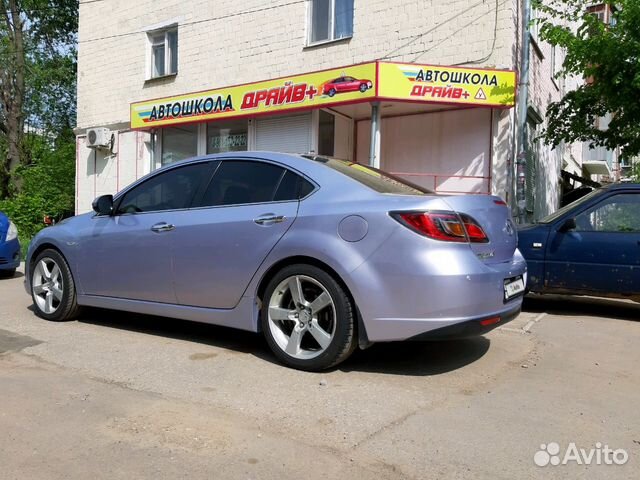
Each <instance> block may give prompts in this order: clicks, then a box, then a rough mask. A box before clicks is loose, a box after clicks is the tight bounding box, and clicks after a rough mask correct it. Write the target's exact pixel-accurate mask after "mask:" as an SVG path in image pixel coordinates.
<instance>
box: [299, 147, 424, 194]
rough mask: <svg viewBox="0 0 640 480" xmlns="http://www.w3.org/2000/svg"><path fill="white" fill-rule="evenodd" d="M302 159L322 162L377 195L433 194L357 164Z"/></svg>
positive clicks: (314, 158)
mask: <svg viewBox="0 0 640 480" xmlns="http://www.w3.org/2000/svg"><path fill="white" fill-rule="evenodd" d="M303 157H305V158H308V159H310V160H315V161H317V162H322V163H324V164H325V165H327V166H328V167H330V168H332V169H333V170H336V171H338V172H340V173H342V174H344V175H346V176H347V177H349V178H352V179H353V180H356V181H358V182H359V183H361V184H363V185H366V186H367V187H369V188H371V189H373V190H375V191H376V192H378V193H395V194H399V195H425V194H432V193H433V192H432V191H431V190H428V189H426V188H422V187H419V186H418V185H414V184H413V183H410V182H407V181H406V180H403V179H401V178H399V177H396V176H395V175H391V174H389V173H385V172H383V171H382V170H378V169H377V168H373V167H368V166H366V165H361V164H359V163H354V162H347V161H343V160H335V159H333V158H325V157H317V156H316V157H314V156H310V155H303Z"/></svg>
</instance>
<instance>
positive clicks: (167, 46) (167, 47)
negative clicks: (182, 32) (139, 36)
mask: <svg viewBox="0 0 640 480" xmlns="http://www.w3.org/2000/svg"><path fill="white" fill-rule="evenodd" d="M171 34H175V48H173V47H172V44H171V41H170V40H169V37H170V35H171ZM160 37H162V41H159V40H158V39H159V38H160ZM179 42H180V40H179V38H178V24H172V25H167V26H165V27H163V28H159V29H155V30H149V31H148V32H147V71H146V80H147V81H148V80H156V79H158V78H167V77H175V76H176V75H177V74H178V70H179V68H178V67H179V64H178V62H179V56H178V48H179ZM161 45H163V46H164V72H163V74H162V75H155V74H154V69H155V57H154V49H155V48H156V47H159V46H161ZM174 59H175V64H176V65H175V71H172V67H171V65H172V63H173V60H174Z"/></svg>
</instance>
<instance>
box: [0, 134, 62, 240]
mask: <svg viewBox="0 0 640 480" xmlns="http://www.w3.org/2000/svg"><path fill="white" fill-rule="evenodd" d="M29 141H30V157H31V158H30V164H28V165H24V166H20V167H18V169H17V170H16V172H15V176H14V178H15V183H16V185H17V186H19V189H18V190H19V193H17V194H15V195H14V196H13V197H11V198H9V199H5V200H0V211H3V212H5V213H6V214H7V215H8V217H9V218H10V219H11V220H12V221H13V222H14V223H15V224H16V226H17V227H18V232H19V235H20V239H21V243H22V247H23V250H25V249H26V247H27V244H28V243H29V241H30V240H31V238H32V237H33V236H34V235H35V234H36V233H38V231H40V230H41V229H42V228H44V226H45V225H44V217H45V215H48V216H50V217H51V218H53V219H55V220H56V221H59V220H61V219H62V218H64V217H67V216H70V215H73V211H74V201H75V145H74V143H73V142H71V141H66V142H64V143H61V144H59V145H52V144H51V143H50V142H47V141H46V140H44V139H42V138H41V137H35V138H31V139H30V140H29Z"/></svg>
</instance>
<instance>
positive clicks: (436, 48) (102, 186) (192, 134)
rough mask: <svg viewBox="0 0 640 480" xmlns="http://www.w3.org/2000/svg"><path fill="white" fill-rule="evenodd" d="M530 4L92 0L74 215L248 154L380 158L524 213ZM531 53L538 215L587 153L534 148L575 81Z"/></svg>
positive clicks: (546, 55) (387, 165)
mask: <svg viewBox="0 0 640 480" xmlns="http://www.w3.org/2000/svg"><path fill="white" fill-rule="evenodd" d="M519 3H520V2H519V1H517V0H496V1H489V0H479V1H474V0H454V1H452V2H446V3H442V2H436V1H430V0H384V1H383V0H367V1H365V0H245V1H244V2H240V3H239V2H234V1H231V0H217V1H215V2H212V1H199V0H191V1H188V2H184V1H177V0H154V1H151V0H140V1H138V2H127V1H125V0H102V1H98V2H86V3H85V4H83V2H81V3H80V27H79V39H78V44H79V50H78V125H77V130H76V133H77V155H76V158H77V184H76V189H77V204H76V210H77V212H79V213H81V212H85V211H88V210H90V208H91V201H92V200H93V199H94V198H95V197H97V196H99V195H102V194H107V193H115V192H117V191H118V190H120V189H122V188H123V187H125V186H126V185H128V184H129V183H131V182H133V181H134V180H136V179H138V178H140V177H141V176H143V175H145V174H147V173H149V172H150V171H152V170H154V169H157V168H160V167H161V166H162V165H164V164H167V163H170V162H174V161H178V160H181V159H184V158H188V157H190V156H194V155H203V154H207V153H217V152H227V151H234V150H247V149H248V150H277V151H285V152H293V153H318V154H323V155H331V156H334V157H338V158H342V159H345V160H350V161H355V162H360V163H370V164H373V165H375V166H380V167H381V168H383V169H384V170H387V171H390V172H393V173H396V174H398V175H400V176H402V177H404V178H406V179H408V180H411V181H413V182H414V183H418V184H421V185H423V186H426V187H428V188H431V189H433V190H435V191H437V192H443V193H449V192H461V193H474V194H482V193H492V194H496V195H500V196H502V197H503V198H505V199H506V200H507V201H508V202H509V203H510V204H511V205H514V204H515V201H514V198H513V197H514V195H513V192H514V191H515V169H514V160H515V155H516V145H515V142H516V125H517V119H516V111H515V108H513V106H514V104H515V99H516V95H517V88H516V83H517V81H518V80H517V78H518V77H517V73H518V72H517V70H518V65H519V59H520V55H519V54H520V43H521V33H522V29H523V25H522V21H521V17H522V12H521V10H520V5H519ZM532 35H535V32H532ZM531 58H532V68H531V77H530V79H529V84H530V90H529V91H530V95H529V98H530V107H529V110H528V125H530V127H531V133H530V137H529V138H530V139H531V151H533V152H534V154H535V156H534V158H533V162H529V164H530V165H531V166H529V167H528V180H527V187H528V192H529V194H528V197H527V210H528V212H529V213H530V217H531V218H539V217H541V216H543V215H546V214H547V213H550V212H551V211H553V210H555V209H556V208H557V207H558V205H559V202H560V195H561V186H562V184H561V175H560V171H561V169H565V168H572V167H575V168H574V170H575V172H578V171H579V169H580V165H581V158H576V156H575V155H574V153H575V151H577V150H576V149H575V148H573V146H571V147H562V148H558V149H550V148H548V147H547V146H545V145H542V144H541V143H540V141H539V140H537V138H536V135H535V132H537V131H539V129H540V128H542V127H543V126H544V112H545V110H546V106H547V105H548V103H549V102H550V101H553V100H557V99H558V98H560V97H561V95H562V94H563V89H564V88H565V85H564V84H563V83H562V82H561V81H559V80H557V79H555V78H554V72H555V71H556V69H557V67H558V62H559V61H560V54H558V53H557V52H553V51H552V49H551V47H549V46H548V45H543V44H542V42H539V41H536V40H534V41H533V42H532V53H531ZM573 163H575V165H573Z"/></svg>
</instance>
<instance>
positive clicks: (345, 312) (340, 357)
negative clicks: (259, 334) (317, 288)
mask: <svg viewBox="0 0 640 480" xmlns="http://www.w3.org/2000/svg"><path fill="white" fill-rule="evenodd" d="M297 275H302V276H306V277H310V278H312V279H314V280H315V281H316V282H319V283H320V284H321V285H322V287H324V289H325V290H326V291H327V292H328V293H329V295H330V297H331V300H332V301H333V305H334V307H335V320H334V321H335V331H334V336H333V338H332V340H331V342H330V343H329V345H328V346H327V347H326V349H325V350H324V351H323V352H322V353H321V354H320V355H319V356H317V357H314V358H311V359H299V358H295V357H293V356H291V355H289V354H288V353H286V352H285V351H284V350H283V349H282V348H281V347H280V346H279V345H278V343H277V341H276V340H275V338H274V337H273V334H272V332H271V328H270V325H269V322H270V320H269V303H270V299H271V298H272V295H273V294H274V291H275V290H276V288H277V287H278V286H279V285H280V284H281V283H282V282H283V281H285V280H286V279H287V278H289V277H292V276H297ZM355 311H356V310H355V306H354V305H353V304H352V301H351V299H350V298H349V296H348V295H347V293H346V292H345V290H344V288H343V287H342V286H341V285H340V283H338V282H337V281H336V280H335V279H334V278H333V277H332V276H331V275H329V274H328V273H327V272H325V271H324V270H322V269H320V268H318V267H315V266H313V265H306V264H297V265H290V266H288V267H285V268H283V269H282V270H280V271H279V272H278V273H277V274H276V275H274V277H273V278H272V279H271V280H270V281H269V284H268V286H267V289H266V291H265V294H264V299H263V302H262V312H261V323H262V330H263V333H264V337H265V339H266V341H267V344H268V345H269V348H271V350H272V351H273V353H274V354H275V356H276V357H278V359H279V360H280V361H281V362H282V363H284V364H285V365H287V366H289V367H293V368H295V369H298V370H305V371H309V372H318V371H321V370H326V369H328V368H331V367H334V366H336V365H338V364H339V363H341V362H343V361H345V360H346V359H347V358H348V357H349V356H350V355H351V354H352V353H353V351H354V350H355V348H356V346H357V338H356V332H355Z"/></svg>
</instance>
